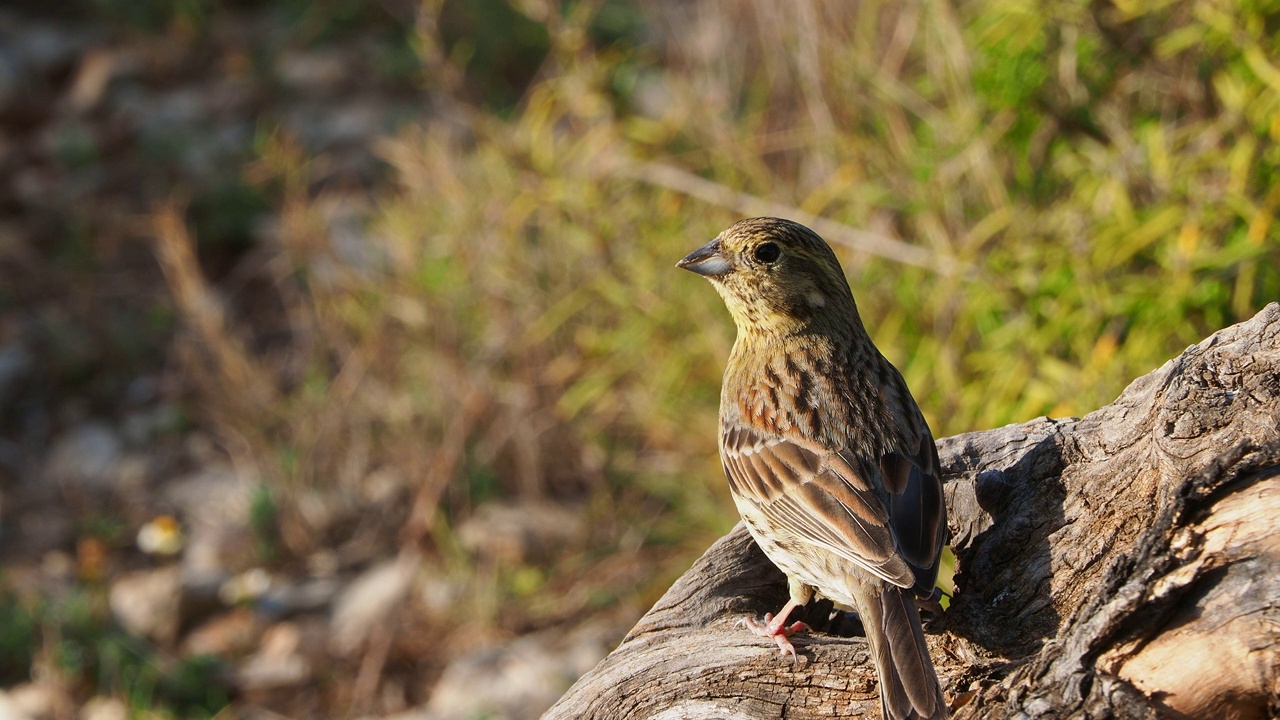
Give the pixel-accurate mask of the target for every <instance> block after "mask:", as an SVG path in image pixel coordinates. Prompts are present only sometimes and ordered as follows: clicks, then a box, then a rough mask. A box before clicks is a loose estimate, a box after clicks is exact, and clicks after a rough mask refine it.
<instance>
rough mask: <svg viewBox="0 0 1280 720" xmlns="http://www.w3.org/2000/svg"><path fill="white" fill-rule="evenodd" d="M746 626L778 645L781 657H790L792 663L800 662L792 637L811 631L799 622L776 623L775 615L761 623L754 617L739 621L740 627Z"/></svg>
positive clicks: (771, 614) (768, 616)
mask: <svg viewBox="0 0 1280 720" xmlns="http://www.w3.org/2000/svg"><path fill="white" fill-rule="evenodd" d="M744 625H745V626H746V627H747V629H749V630H750V631H751V632H752V633H753V634H755V635H758V636H760V637H767V638H770V639H772V640H773V641H774V642H775V643H777V644H778V654H779V655H790V656H791V658H792V662H799V661H800V656H799V655H797V654H796V646H795V645H794V644H792V642H791V636H792V635H795V634H796V633H798V632H802V631H807V630H809V629H810V628H809V626H808V625H806V624H804V623H802V622H800V621H799V620H797V621H795V622H793V623H791V624H790V625H783V624H782V623H776V622H774V619H773V613H767V614H766V615H765V616H764V622H759V621H758V620H756V619H755V618H753V617H745V618H742V619H741V620H739V621H738V626H739V627H741V626H744Z"/></svg>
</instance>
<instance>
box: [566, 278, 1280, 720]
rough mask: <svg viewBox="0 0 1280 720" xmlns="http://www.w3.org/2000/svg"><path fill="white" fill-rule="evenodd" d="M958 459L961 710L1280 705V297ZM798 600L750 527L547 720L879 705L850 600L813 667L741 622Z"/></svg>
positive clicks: (950, 669) (949, 470)
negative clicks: (1154, 365)
mask: <svg viewBox="0 0 1280 720" xmlns="http://www.w3.org/2000/svg"><path fill="white" fill-rule="evenodd" d="M938 451H939V454H940V456H941V459H942V465H943V467H944V468H945V470H946V479H945V482H946V494H947V507H948V512H949V520H950V522H951V535H952V540H951V542H952V547H953V549H954V551H955V554H956V571H957V572H956V594H955V597H954V599H953V601H952V603H951V607H950V608H949V610H948V611H947V612H946V614H945V615H944V616H943V617H941V618H939V619H938V620H937V621H935V622H933V623H932V624H931V626H930V627H929V628H928V632H929V645H930V649H931V651H932V655H933V659H934V663H935V664H936V665H937V669H938V675H939V677H940V678H941V679H942V683H943V687H944V688H945V689H946V693H947V699H948V701H949V702H950V703H951V708H952V717H954V718H989V717H1018V718H1050V717H1052V718H1061V717H1095V718H1103V717H1123V718H1141V717H1150V718H1204V717H1214V718H1239V719H1244V718H1266V717H1280V520H1278V518H1280V304H1276V303H1273V304H1271V305H1268V306H1267V307H1266V308H1265V309H1263V311H1262V312H1260V313H1259V314H1258V315H1257V316H1255V317H1254V318H1253V319H1252V320H1250V321H1248V322H1245V323H1241V324H1239V325H1235V326H1233V327H1230V328H1227V329H1225V330H1223V331H1221V332H1219V333H1217V334H1215V335H1213V336H1212V337H1210V338H1209V339H1207V340H1205V341H1203V342H1201V343H1200V344H1198V345H1194V346H1192V347H1190V348H1188V349H1187V350H1186V352H1184V353H1183V354H1182V355H1181V356H1179V357H1178V358H1177V359H1175V360H1172V361H1170V362H1168V363H1166V364H1165V365H1164V367H1161V368H1160V369H1158V370H1156V371H1155V372H1152V373H1150V374H1148V375H1146V376H1144V377H1142V378H1139V379H1138V380H1136V381H1135V382H1133V383H1132V384H1131V385H1130V386H1129V387H1128V388H1127V389H1125V391H1124V393H1123V394H1121V395H1120V397H1119V398H1117V399H1116V401H1115V402H1114V403H1112V404H1111V405H1108V406H1106V407H1104V408H1102V409H1100V410H1098V411H1096V412H1093V413H1090V414H1089V415H1087V416H1085V417H1083V418H1078V419H1075V418H1071V419H1063V420H1050V419H1047V418H1040V419H1037V420H1032V421H1031V422H1028V423H1024V424H1021V425H1010V426H1007V427H1003V428H998V429H995V430H988V431H986V432H976V433H969V434H966V435H959V436H956V437H951V438H946V439H944V440H942V441H940V442H939V443H938ZM786 597H787V588H786V581H785V579H784V578H783V576H782V574H781V572H779V571H778V570H777V569H775V568H774V567H773V565H771V564H770V563H769V561H768V560H767V559H766V558H765V557H764V555H763V554H762V553H761V552H760V550H759V549H758V548H757V547H756V546H755V543H754V542H752V540H751V538H750V537H749V536H748V535H747V533H746V531H745V530H744V529H743V528H742V526H741V525H739V526H738V527H737V528H735V529H734V530H733V531H732V532H731V533H729V534H728V535H726V536H725V537H724V538H721V539H720V540H719V541H718V542H716V543H715V544H714V545H713V546H712V547H711V548H710V549H709V550H708V551H707V552H706V554H705V555H703V557H702V558H701V559H699V560H698V561H697V562H696V563H695V564H694V565H693V567H692V568H690V570H689V571H688V572H687V573H685V575H684V576H683V577H681V578H680V579H679V580H678V581H677V582H676V583H675V585H674V586H672V588H671V589H670V590H669V591H668V592H667V593H666V595H665V596H663V598H662V599H661V600H659V601H658V603H657V604H656V605H655V606H654V607H653V609H651V610H650V611H649V613H648V614H646V615H645V616H644V617H643V618H642V619H641V620H640V622H639V623H638V624H637V625H636V626H635V628H633V629H632V630H631V632H630V633H629V634H628V635H627V637H626V639H624V640H623V641H622V644H621V645H620V646H619V647H618V648H617V649H616V650H615V651H614V652H613V653H612V654H610V655H609V656H608V657H607V658H605V659H604V660H603V661H602V662H601V663H600V664H599V665H598V666H596V668H595V669H594V670H592V671H591V672H589V673H588V674H587V675H585V676H583V677H582V678H581V679H580V680H579V681H578V682H577V684H575V685H574V686H573V687H572V688H570V689H569V691H568V692H567V693H566V694H565V695H564V697H562V698H561V699H560V701H559V702H558V703H557V704H556V705H555V706H554V707H553V708H551V710H549V711H548V712H547V714H546V715H544V720H559V719H561V718H601V719H605V718H608V719H612V718H650V719H653V720H676V719H685V720H710V719H712V718H724V719H738V718H741V719H752V720H755V719H761V718H789V719H792V720H801V719H806V718H832V717H849V716H857V715H864V716H868V717H878V716H879V712H880V709H879V706H880V698H879V694H878V691H877V687H876V679H875V671H874V669H873V666H872V664H871V661H870V658H869V656H868V653H867V645H866V642H865V641H864V640H863V638H862V637H860V636H857V635H856V634H855V633H851V632H845V631H846V630H847V629H848V626H850V625H856V620H853V621H851V618H850V617H849V616H848V615H847V614H844V613H832V612H831V606H830V604H829V603H825V604H824V603H814V604H811V606H810V607H807V608H805V611H806V612H807V613H808V615H807V618H806V619H808V620H809V621H810V624H813V625H815V626H816V627H818V628H820V629H821V630H823V631H824V632H819V631H815V632H813V633H809V634H805V635H800V636H797V637H796V638H794V639H795V641H796V649H797V651H798V652H799V654H800V658H799V661H798V662H796V663H794V664H793V662H792V661H791V660H790V659H788V658H784V657H780V656H779V655H778V654H777V647H776V646H775V645H774V644H773V643H772V642H771V641H769V640H765V639H760V638H757V637H755V636H753V635H752V634H751V633H749V632H746V631H745V630H743V629H741V628H739V627H737V626H736V625H737V623H738V621H739V620H740V619H741V618H742V617H743V616H745V615H748V614H752V615H762V614H763V613H765V612H769V611H772V610H776V609H777V608H778V607H780V606H781V605H782V604H783V602H785V601H786ZM842 635H853V636H852V637H842Z"/></svg>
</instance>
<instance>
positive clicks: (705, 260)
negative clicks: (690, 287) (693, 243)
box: [676, 238, 733, 278]
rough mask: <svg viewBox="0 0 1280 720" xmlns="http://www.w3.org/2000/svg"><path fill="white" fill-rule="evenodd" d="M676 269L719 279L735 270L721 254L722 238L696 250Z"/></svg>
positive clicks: (677, 264) (679, 263)
mask: <svg viewBox="0 0 1280 720" xmlns="http://www.w3.org/2000/svg"><path fill="white" fill-rule="evenodd" d="M676 267H678V268H684V269H685V270H689V271H691V272H696V273H698V274H699V275H701V276H703V277H709V278H718V277H723V276H724V275H726V274H728V272H729V271H730V270H731V269H733V266H732V265H730V264H729V261H728V260H727V259H725V256H724V255H721V254H720V238H716V239H715V240H712V241H711V242H709V243H707V244H706V245H703V246H702V247H700V248H698V249H697V250H694V251H693V252H691V253H689V254H688V255H686V256H685V257H684V259H683V260H681V261H680V262H678V263H676Z"/></svg>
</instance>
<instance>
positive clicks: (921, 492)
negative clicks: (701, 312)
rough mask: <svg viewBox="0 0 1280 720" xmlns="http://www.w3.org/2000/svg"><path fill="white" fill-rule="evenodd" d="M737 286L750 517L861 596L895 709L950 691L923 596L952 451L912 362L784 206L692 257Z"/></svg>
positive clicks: (726, 443) (735, 444)
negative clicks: (943, 474)
mask: <svg viewBox="0 0 1280 720" xmlns="http://www.w3.org/2000/svg"><path fill="white" fill-rule="evenodd" d="M679 266H680V267H683V268H686V269H688V270H692V271H694V272H697V273H699V274H701V275H703V276H705V277H707V278H708V279H709V280H711V282H712V285H714V286H715V288H716V290H717V291H718V292H719V293H720V295H721V297H723V298H724V301H725V305H726V306H727V307H728V308H729V312H730V314H731V315H732V316H733V319H734V322H735V324H736V325H737V327H738V338H737V341H736V342H735V343H734V347H733V352H732V354H731V356H730V358H729V363H728V367H727V368H726V370H725V376H724V386H723V389H722V391H721V396H720V456H721V459H722V461H723V463H724V471H725V475H726V476H727V477H728V479H729V487H730V489H731V490H732V491H733V498H734V502H735V503H736V504H737V507H738V511H739V512H740V513H741V515H742V519H743V522H744V523H745V524H746V526H747V529H748V530H749V531H750V532H751V535H752V537H754V538H755V539H756V542H757V543H759V545H760V547H761V549H762V550H764V552H765V554H766V555H767V556H768V557H769V559H770V560H772V561H773V562H774V564H776V565H777V566H778V567H779V568H780V569H781V570H782V571H783V572H784V573H785V574H786V575H787V579H788V581H789V586H790V593H791V600H790V602H788V603H787V605H786V606H785V607H784V608H783V609H782V611H781V612H779V615H778V617H777V618H766V620H767V623H768V624H767V625H760V624H757V623H755V622H754V621H749V622H748V624H750V625H751V626H752V628H753V629H754V630H756V631H757V632H758V633H759V634H764V635H769V636H772V637H774V639H775V640H776V641H777V642H778V645H779V647H781V648H782V650H783V652H790V653H792V654H794V652H795V650H794V647H792V645H791V643H790V642H789V641H788V640H787V635H789V634H790V633H791V632H794V631H795V630H796V629H797V626H798V625H797V624H793V625H791V626H787V625H786V619H787V615H788V614H789V613H790V611H791V610H792V609H793V608H794V607H797V606H799V605H803V604H805V603H806V602H808V601H809V600H810V599H811V598H812V597H813V594H814V592H815V591H816V592H817V593H819V594H821V595H822V596H824V597H827V598H830V599H831V600H833V601H835V602H837V603H839V604H841V605H845V606H848V607H851V608H853V609H855V610H857V611H858V613H859V615H860V616H861V618H862V621H863V625H864V627H865V628H866V633H867V640H868V643H869V644H870V646H871V650H872V656H873V658H874V660H875V663H876V668H877V670H878V671H879V673H880V679H881V682H880V689H881V692H880V696H881V700H882V702H883V704H884V711H885V716H886V717H890V718H940V717H945V716H946V705H945V702H944V700H943V696H942V690H941V688H940V687H939V685H938V680H937V676H936V674H935V671H934V669H933V664H932V662H931V660H930V658H929V653H928V648H927V647H926V645H925V642H924V634H923V631H922V629H921V626H920V615H919V611H918V610H917V608H916V604H915V596H925V595H929V594H930V593H931V592H932V591H933V589H934V582H935V580H936V578H937V573H938V559H939V556H940V554H941V550H942V545H943V542H944V540H945V537H944V536H945V534H946V509H945V507H944V504H943V499H942V483H941V481H940V479H939V477H938V455H937V450H936V448H935V446H934V441H933V436H932V435H931V434H930V432H929V428H928V425H926V423H925V421H924V417H923V416H922V415H921V414H920V409H919V408H918V407H917V406H916V403H915V400H914V399H913V398H912V397H911V393H910V392H909V391H908V390H907V387H906V384H905V383H904V382H903V380H902V376H901V375H900V374H899V373H898V371H897V369H896V368H894V367H893V365H891V364H890V363H889V361H888V360H886V359H885V358H884V356H883V355H881V354H880V352H879V351H878V350H877V349H876V347H875V345H874V344H872V342H871V339H870V337H868V335H867V333H866V330H865V328H864V327H863V325H862V321H861V319H860V318H859V316H858V311H857V307H856V306H855V304H854V301H853V295H852V293H851V292H850V290H849V285H848V282H847V281H846V280H845V277H844V273H843V271H842V270H841V268H840V264H839V261H837V260H836V257H835V254H834V253H832V251H831V248H830V247H829V246H828V245H827V244H826V242H825V241H823V240H822V238H820V237H818V235H816V234H815V233H814V232H813V231H811V230H809V229H808V228H806V227H804V226H802V225H798V224H796V223H793V222H790V221H788V220H780V219H777V218H753V219H749V220H743V221H741V222H738V223H736V224H734V225H733V226H731V227H729V228H728V229H727V230H725V231H724V232H722V233H721V234H720V235H719V236H718V237H716V239H714V240H712V241H711V242H709V243H707V244H706V245H704V246H703V247H701V248H699V249H698V250H695V251H694V252H693V253H690V254H689V256H688V257H686V258H685V259H683V260H681V261H680V263H679Z"/></svg>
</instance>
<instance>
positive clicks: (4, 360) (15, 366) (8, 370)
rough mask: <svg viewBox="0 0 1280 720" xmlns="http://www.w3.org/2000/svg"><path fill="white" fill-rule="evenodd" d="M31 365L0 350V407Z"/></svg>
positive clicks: (14, 351) (13, 348)
mask: <svg viewBox="0 0 1280 720" xmlns="http://www.w3.org/2000/svg"><path fill="white" fill-rule="evenodd" d="M0 93H3V88H0ZM31 365H32V363H31V355H30V354H29V353H28V352H27V351H26V349H25V348H23V347H22V346H21V345H16V344H14V345H9V346H7V347H4V348H0V405H5V404H8V402H9V400H10V397H11V395H12V391H13V390H14V389H15V388H16V387H17V386H18V383H19V382H20V381H21V380H22V379H23V378H25V377H26V376H27V374H28V373H30V372H31Z"/></svg>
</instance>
